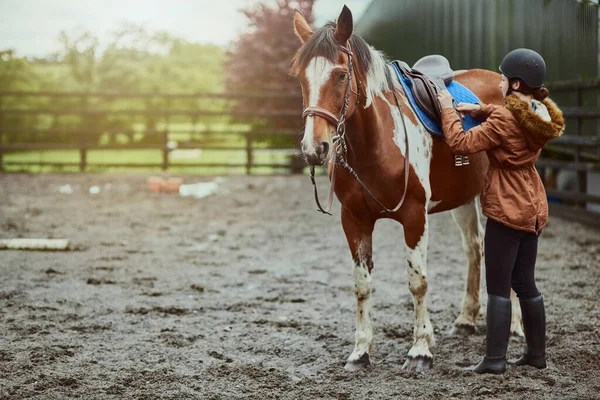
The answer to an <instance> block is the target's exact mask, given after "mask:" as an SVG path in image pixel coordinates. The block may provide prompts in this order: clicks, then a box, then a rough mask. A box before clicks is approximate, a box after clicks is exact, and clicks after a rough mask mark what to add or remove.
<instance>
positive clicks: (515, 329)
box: [510, 289, 525, 337]
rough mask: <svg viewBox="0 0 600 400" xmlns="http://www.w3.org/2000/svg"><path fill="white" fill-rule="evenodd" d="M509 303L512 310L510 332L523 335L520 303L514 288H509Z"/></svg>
mask: <svg viewBox="0 0 600 400" xmlns="http://www.w3.org/2000/svg"><path fill="white" fill-rule="evenodd" d="M510 305H511V310H512V315H511V320H510V334H511V335H515V336H519V337H525V333H524V332H523V325H522V324H521V321H522V317H521V304H520V303H519V298H518V297H517V294H516V293H515V291H514V290H512V289H510Z"/></svg>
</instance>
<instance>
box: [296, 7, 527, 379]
mask: <svg viewBox="0 0 600 400" xmlns="http://www.w3.org/2000/svg"><path fill="white" fill-rule="evenodd" d="M294 30H295V33H296V35H297V36H298V38H299V39H300V41H301V42H302V46H301V47H300V49H299V50H298V52H297V54H296V56H295V57H294V60H293V65H292V74H293V75H295V76H296V77H297V78H298V79H299V80H300V83H301V85H302V95H303V101H304V107H305V111H304V113H303V116H304V118H305V132H304V137H303V139H302V152H303V153H304V155H305V157H306V159H307V162H308V163H309V164H310V165H311V166H315V165H325V164H328V165H329V176H330V179H332V178H333V179H332V185H334V187H333V190H334V191H335V195H336V197H337V198H338V199H339V201H340V202H341V219H342V226H343V229H344V233H345V235H346V238H347V241H348V245H349V247H350V252H351V253H352V259H353V261H354V265H353V276H354V288H355V289H354V293H355V296H356V305H357V313H356V318H357V321H356V334H355V345H354V351H353V352H352V353H351V354H350V356H349V357H348V362H347V364H346V367H345V368H346V369H347V370H350V371H356V370H360V369H362V368H365V367H366V366H368V365H370V357H369V352H370V350H371V347H372V345H373V328H372V322H371V288H372V281H371V276H372V272H373V261H372V234H373V228H374V225H375V222H376V221H377V220H378V219H379V218H391V219H393V220H396V221H398V222H399V223H400V224H402V226H403V230H404V238H405V242H406V247H407V252H408V269H407V273H408V287H409V290H410V292H411V293H412V296H413V300H414V310H415V315H416V318H415V323H414V329H413V339H414V340H413V345H412V348H411V349H410V351H409V352H408V357H407V360H406V362H405V363H404V366H403V368H405V369H408V370H416V371H423V370H424V369H427V368H429V367H430V366H431V365H432V361H433V356H432V353H431V350H430V348H431V347H433V346H434V335H433V327H432V324H431V321H430V319H429V314H428V311H427V287H428V281H427V242H428V237H429V223H428V215H430V214H434V213H439V212H443V211H450V212H451V214H452V217H453V219H454V221H455V223H456V224H457V225H458V228H459V230H460V233H461V235H462V245H463V249H464V251H465V253H466V256H467V259H468V270H467V271H468V272H467V282H466V290H465V294H464V298H463V302H462V310H461V312H460V315H459V316H458V317H457V318H456V320H455V321H454V325H453V329H452V334H471V333H474V332H475V327H476V321H477V318H478V314H479V309H480V301H479V286H480V268H481V260H482V255H483V242H482V233H483V229H482V227H481V225H480V222H479V220H480V216H481V214H480V212H481V211H480V208H479V204H478V195H479V194H480V193H481V191H482V189H483V187H484V182H485V175H486V171H487V167H488V163H489V161H488V159H487V156H486V154H485V153H484V152H482V153H479V154H474V155H472V156H471V157H470V164H469V165H467V166H461V167H457V166H455V165H454V160H455V158H454V154H453V153H452V151H451V150H450V148H449V146H448V145H447V144H446V143H445V141H444V140H443V139H442V138H439V137H434V136H432V135H430V134H429V133H428V132H427V131H426V130H425V128H424V127H423V125H422V124H421V123H420V121H419V120H418V119H417V117H416V115H415V113H414V112H413V110H412V109H411V108H410V107H409V102H408V99H407V98H406V96H405V94H404V92H403V90H402V88H401V85H400V83H399V81H398V79H397V77H396V74H395V72H394V70H393V69H392V68H393V67H392V66H391V65H389V64H388V62H387V61H386V59H385V58H384V56H383V55H382V54H381V53H380V52H378V51H377V50H375V49H374V48H373V47H371V46H369V45H368V44H367V43H366V42H365V41H364V40H363V39H361V38H360V37H358V36H356V35H353V33H352V32H353V20H352V13H351V12H350V10H349V9H348V8H347V7H346V6H344V8H343V10H342V12H341V14H340V16H339V17H338V20H337V23H333V22H330V23H328V24H326V25H325V26H324V27H322V28H320V29H317V30H315V31H313V30H312V29H311V28H310V27H309V25H308V23H307V22H306V20H305V19H304V17H303V16H302V14H301V13H300V12H296V13H295V16H294ZM455 80H456V81H458V82H460V83H461V84H463V85H464V86H466V87H467V88H469V89H470V90H471V91H472V92H473V93H475V94H476V95H477V96H478V97H479V99H481V100H482V101H483V102H484V103H495V104H502V102H503V99H502V94H501V91H500V90H499V88H498V83H499V82H500V75H499V74H497V73H495V72H492V71H486V70H477V69H476V70H469V71H463V72H460V73H457V74H456V76H455ZM339 110H342V111H341V112H340V111H339ZM340 127H342V128H343V129H340ZM340 130H343V132H342V133H341V135H343V137H344V138H345V140H344V142H343V143H341V142H340V141H336V140H335V139H336V138H337V139H339V136H340ZM346 142H347V146H346ZM342 144H343V145H344V146H343V147H344V149H343V153H344V160H345V161H346V162H347V165H346V166H350V167H351V168H346V169H341V168H338V171H337V172H336V173H335V175H337V178H335V175H334V174H333V171H334V169H335V165H336V157H337V156H338V155H339V154H340V152H341V151H342V149H340V147H341V145H342ZM358 177H360V179H357V178H358ZM400 199H402V200H401V201H400V204H398V206H397V207H396V208H397V209H393V210H390V209H387V211H386V212H383V213H382V205H386V206H383V208H384V209H386V207H389V206H392V207H393V206H394V205H395V204H396V203H398V201H399V200H400ZM317 201H318V200H317ZM515 299H516V298H515V297H513V321H512V327H511V330H512V332H513V333H516V334H518V335H520V336H522V330H521V326H520V310H519V309H518V303H517V302H516V301H514V300H515ZM515 305H516V306H515Z"/></svg>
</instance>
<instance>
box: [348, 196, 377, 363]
mask: <svg viewBox="0 0 600 400" xmlns="http://www.w3.org/2000/svg"><path fill="white" fill-rule="evenodd" d="M342 226H343V228H344V233H345V234H346V239H347V240H348V246H349V247H350V252H351V253H352V259H353V264H354V265H353V275H354V294H355V296H356V333H355V335H354V338H355V343H354V351H353V352H352V354H350V357H348V362H347V363H346V366H345V369H346V370H348V371H358V370H361V369H363V368H365V367H368V366H369V365H370V364H371V361H370V358H369V353H370V351H371V347H372V345H373V326H372V321H371V286H372V285H371V270H372V269H373V258H372V243H373V241H372V237H373V228H374V226H375V222H374V221H371V220H362V219H360V218H357V217H355V216H354V215H352V214H351V213H350V212H349V211H348V210H347V209H345V208H344V209H342Z"/></svg>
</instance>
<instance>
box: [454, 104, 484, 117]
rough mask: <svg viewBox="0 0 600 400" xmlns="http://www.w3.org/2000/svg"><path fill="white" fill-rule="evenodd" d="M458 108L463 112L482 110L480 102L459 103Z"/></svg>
mask: <svg viewBox="0 0 600 400" xmlns="http://www.w3.org/2000/svg"><path fill="white" fill-rule="evenodd" d="M456 109H457V110H458V111H459V112H460V113H461V114H462V115H465V114H467V113H468V114H471V115H473V113H474V112H476V111H479V110H481V105H480V104H469V103H459V104H458V106H457V107H456Z"/></svg>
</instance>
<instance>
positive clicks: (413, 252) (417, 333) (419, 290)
mask: <svg viewBox="0 0 600 400" xmlns="http://www.w3.org/2000/svg"><path fill="white" fill-rule="evenodd" d="M423 211H425V210H423ZM424 228H425V229H424V231H423V235H422V236H421V239H420V240H419V243H418V244H417V246H416V247H415V248H414V249H411V248H408V270H407V272H408V288H409V289H410V292H411V293H412V295H413V302H414V307H415V317H416V319H415V325H414V331H413V336H414V343H413V346H412V348H411V349H410V351H409V352H408V357H409V358H412V359H415V358H419V357H425V358H428V359H432V358H433V356H432V355H431V351H430V350H429V348H430V347H433V346H435V339H434V336H433V326H432V325H431V321H430V320H429V312H428V311H427V297H426V295H427V245H428V241H429V222H428V220H427V218H426V219H425V227H424Z"/></svg>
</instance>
